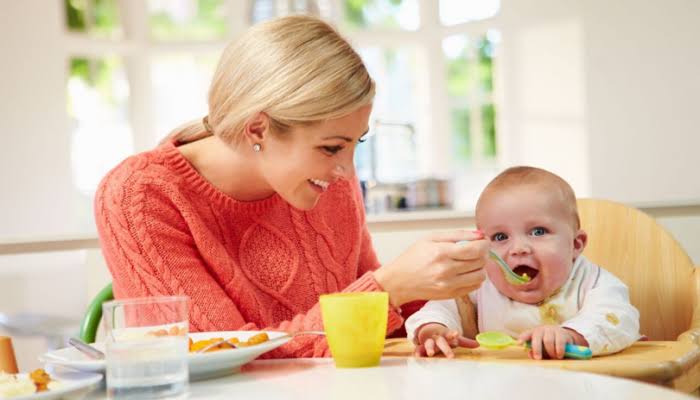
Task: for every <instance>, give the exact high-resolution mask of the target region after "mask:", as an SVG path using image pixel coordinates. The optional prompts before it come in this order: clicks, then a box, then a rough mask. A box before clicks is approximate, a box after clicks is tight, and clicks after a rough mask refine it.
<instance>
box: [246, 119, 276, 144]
mask: <svg viewBox="0 0 700 400" xmlns="http://www.w3.org/2000/svg"><path fill="white" fill-rule="evenodd" d="M269 128H270V117H268V116H267V114H265V113H264V112H258V113H255V114H254V115H253V116H252V117H250V118H248V120H247V121H246V123H245V125H244V126H243V136H245V138H246V140H247V141H248V144H249V145H251V146H253V145H255V144H262V143H263V141H264V140H265V138H266V137H267V135H268V133H269Z"/></svg>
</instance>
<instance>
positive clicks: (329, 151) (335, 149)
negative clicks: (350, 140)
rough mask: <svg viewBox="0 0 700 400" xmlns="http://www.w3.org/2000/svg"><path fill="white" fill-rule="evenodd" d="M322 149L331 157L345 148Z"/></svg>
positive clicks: (327, 147)
mask: <svg viewBox="0 0 700 400" xmlns="http://www.w3.org/2000/svg"><path fill="white" fill-rule="evenodd" d="M321 148H322V149H323V151H325V152H326V153H328V154H331V155H333V154H335V153H337V152H339V151H340V150H343V146H322V147H321Z"/></svg>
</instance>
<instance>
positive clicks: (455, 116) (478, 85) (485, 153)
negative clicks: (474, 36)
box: [447, 36, 496, 160]
mask: <svg viewBox="0 0 700 400" xmlns="http://www.w3.org/2000/svg"><path fill="white" fill-rule="evenodd" d="M475 46H476V49H475V50H476V52H475V53H476V59H473V58H470V56H469V48H468V46H465V47H464V49H463V50H462V53H461V54H460V55H459V56H458V57H454V58H448V59H447V79H448V81H447V92H448V95H449V96H450V98H451V99H452V102H453V104H454V103H457V104H456V105H455V106H453V107H452V111H451V121H452V129H453V143H454V145H455V149H454V150H455V156H456V157H457V158H458V159H462V160H470V159H472V158H473V155H474V154H475V152H478V154H480V155H481V156H482V157H484V158H493V157H495V156H496V110H495V107H494V105H493V104H492V103H491V102H489V103H487V104H482V105H480V106H478V105H468V107H475V106H478V109H479V112H480V114H481V124H482V132H481V133H480V134H481V136H482V142H483V146H482V148H480V149H475V148H473V143H472V132H471V129H470V111H469V109H468V108H467V107H465V106H464V105H459V104H460V103H461V104H464V103H465V101H466V99H467V98H470V97H471V96H470V94H471V93H474V91H477V93H481V96H480V97H481V98H488V97H489V96H490V95H491V94H492V92H493V46H494V44H493V43H492V42H491V41H490V40H489V39H488V38H487V37H486V36H484V37H481V38H480V39H479V40H478V41H477V42H476V43H475Z"/></svg>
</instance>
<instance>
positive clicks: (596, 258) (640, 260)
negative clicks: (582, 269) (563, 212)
mask: <svg viewBox="0 0 700 400" xmlns="http://www.w3.org/2000/svg"><path fill="white" fill-rule="evenodd" d="M578 210H579V215H580V217H581V225H582V228H583V229H584V230H585V231H586V232H587V233H588V245H587V247H586V249H585V250H584V252H583V254H584V255H585V256H586V257H588V259H590V260H591V261H592V262H594V263H596V264H598V265H600V266H601V267H603V268H605V269H606V270H608V271H610V272H611V273H613V274H615V276H617V277H618V278H620V279H621V280H622V281H623V282H625V283H626V284H627V286H628V287H629V289H630V300H631V302H632V304H633V305H634V306H635V307H637V309H638V310H639V313H640V333H641V334H643V335H646V336H647V337H648V338H649V339H650V340H673V341H675V340H679V341H688V342H692V343H695V344H697V345H700V307H698V303H699V301H700V269H699V268H696V267H695V266H694V265H693V263H692V261H691V260H690V257H689V256H688V254H687V253H686V252H685V251H684V250H683V248H681V246H680V245H679V243H678V242H677V241H676V240H675V239H674V238H673V237H672V236H671V235H670V234H669V233H668V232H667V231H666V230H665V229H664V228H663V227H662V226H661V225H659V224H658V223H657V222H656V221H655V220H654V219H653V218H652V217H650V216H649V215H647V214H645V213H643V212H641V211H639V210H637V209H635V208H632V207H628V206H625V205H623V204H619V203H615V202H612V201H607V200H595V199H579V200H578Z"/></svg>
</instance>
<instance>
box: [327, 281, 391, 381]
mask: <svg viewBox="0 0 700 400" xmlns="http://www.w3.org/2000/svg"><path fill="white" fill-rule="evenodd" d="M320 303H321V316H322V318H323V327H324V330H325V331H326V336H327V338H328V346H329V347H330V349H331V355H332V356H333V360H334V361H335V365H336V367H339V368H361V367H374V366H377V365H379V361H380V360H381V357H382V352H383V351H384V339H385V337H386V325H387V318H388V315H389V295H388V293H386V292H357V293H336V294H327V295H322V296H321V298H320Z"/></svg>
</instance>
